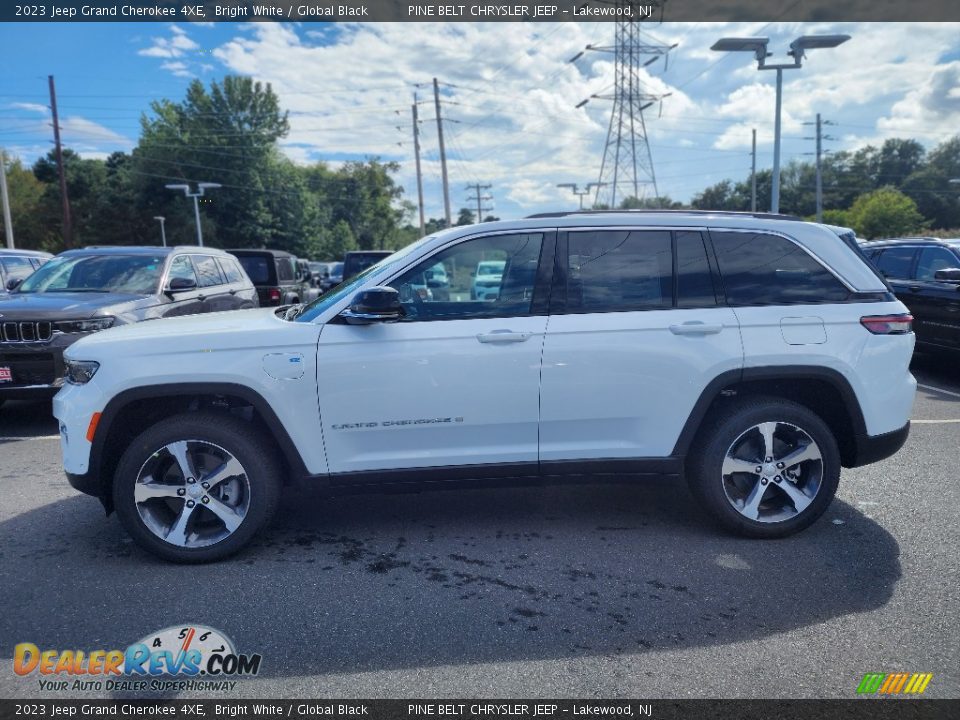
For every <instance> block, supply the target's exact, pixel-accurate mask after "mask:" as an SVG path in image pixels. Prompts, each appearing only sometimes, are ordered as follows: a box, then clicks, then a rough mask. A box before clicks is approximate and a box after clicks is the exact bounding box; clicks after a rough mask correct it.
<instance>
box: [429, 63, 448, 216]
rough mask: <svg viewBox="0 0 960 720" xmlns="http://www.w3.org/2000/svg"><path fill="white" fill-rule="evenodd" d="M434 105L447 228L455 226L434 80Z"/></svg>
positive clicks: (438, 94) (437, 93)
mask: <svg viewBox="0 0 960 720" xmlns="http://www.w3.org/2000/svg"><path fill="white" fill-rule="evenodd" d="M433 103H434V105H435V106H436V109H437V138H438V140H439V142H440V172H441V174H442V175H443V212H444V216H445V217H446V218H447V227H450V226H451V225H453V218H452V217H451V215H450V184H449V182H448V179H447V151H446V150H445V149H444V147H443V120H442V119H441V117H440V84H439V83H438V82H437V79H436V78H434V79H433Z"/></svg>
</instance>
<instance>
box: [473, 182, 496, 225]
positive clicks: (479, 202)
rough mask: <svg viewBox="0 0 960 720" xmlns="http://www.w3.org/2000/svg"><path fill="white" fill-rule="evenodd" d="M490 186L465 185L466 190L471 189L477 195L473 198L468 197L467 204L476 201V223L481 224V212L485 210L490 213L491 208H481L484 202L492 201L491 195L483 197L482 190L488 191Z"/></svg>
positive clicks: (478, 184)
mask: <svg viewBox="0 0 960 720" xmlns="http://www.w3.org/2000/svg"><path fill="white" fill-rule="evenodd" d="M491 187H493V186H492V185H481V184H480V183H475V184H473V185H467V190H470V189H473V190H474V191H475V192H476V193H477V194H476V196H475V197H468V198H467V202H470V201H472V200H476V202H477V222H478V223H479V222H483V212H484V210H486V211H487V212H490V211H492V210H493V208H488V207H483V201H484V200H493V195H484V194H483V191H484V190H489V189H490V188H491Z"/></svg>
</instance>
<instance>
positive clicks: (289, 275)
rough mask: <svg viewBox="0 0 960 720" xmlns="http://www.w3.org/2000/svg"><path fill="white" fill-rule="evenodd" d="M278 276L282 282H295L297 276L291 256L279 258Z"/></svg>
mask: <svg viewBox="0 0 960 720" xmlns="http://www.w3.org/2000/svg"><path fill="white" fill-rule="evenodd" d="M277 277H278V278H279V279H280V282H282V283H283V282H293V278H294V277H295V275H294V272H293V260H291V259H290V258H277Z"/></svg>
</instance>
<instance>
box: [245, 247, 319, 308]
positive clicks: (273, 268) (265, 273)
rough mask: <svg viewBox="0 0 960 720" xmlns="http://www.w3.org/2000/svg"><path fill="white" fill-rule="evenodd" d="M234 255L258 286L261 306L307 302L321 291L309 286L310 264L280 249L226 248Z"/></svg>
mask: <svg viewBox="0 0 960 720" xmlns="http://www.w3.org/2000/svg"><path fill="white" fill-rule="evenodd" d="M227 252H229V253H230V254H232V255H235V256H236V257H237V259H238V260H239V261H240V264H241V265H243V269H244V270H246V271H247V275H249V276H250V279H251V280H252V281H253V284H254V286H255V287H256V288H257V295H258V296H259V297H260V305H261V306H262V307H270V306H277V305H295V304H297V303H300V302H309V301H310V300H313V299H314V298H316V297H317V295H319V294H320V291H319V290H317V289H315V288H313V287H312V274H311V273H310V268H309V266H307V265H306V263H304V264H303V265H301V262H302V261H300V260H298V259H297V257H296V256H295V255H291V254H290V253H288V252H284V251H283V250H265V249H262V250H249V249H247V250H227Z"/></svg>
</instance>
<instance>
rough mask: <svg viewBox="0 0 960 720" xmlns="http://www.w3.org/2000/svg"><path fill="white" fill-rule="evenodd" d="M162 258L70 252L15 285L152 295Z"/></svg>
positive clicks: (24, 288) (157, 286)
mask: <svg viewBox="0 0 960 720" xmlns="http://www.w3.org/2000/svg"><path fill="white" fill-rule="evenodd" d="M163 262H164V257H163V256H160V255H73V256H67V257H56V258H53V260H50V261H49V262H47V263H46V264H44V265H42V266H41V267H40V268H39V269H38V270H37V271H36V272H35V273H33V275H31V276H30V277H28V278H27V279H26V280H24V281H23V284H22V285H21V286H20V287H19V288H17V290H18V292H21V293H43V292H103V293H106V292H110V293H129V294H132V295H152V294H154V293H156V292H159V289H160V276H161V275H162V274H163Z"/></svg>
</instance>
